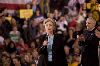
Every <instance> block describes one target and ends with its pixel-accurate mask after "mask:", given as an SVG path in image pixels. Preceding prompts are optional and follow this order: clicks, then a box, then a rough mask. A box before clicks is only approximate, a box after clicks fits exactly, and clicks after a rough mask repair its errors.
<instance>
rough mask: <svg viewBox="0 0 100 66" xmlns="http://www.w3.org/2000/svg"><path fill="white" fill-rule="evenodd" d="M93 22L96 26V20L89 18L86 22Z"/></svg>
mask: <svg viewBox="0 0 100 66" xmlns="http://www.w3.org/2000/svg"><path fill="white" fill-rule="evenodd" d="M88 21H91V22H93V23H94V25H96V20H95V19H94V18H93V17H89V18H87V20H86V22H88Z"/></svg>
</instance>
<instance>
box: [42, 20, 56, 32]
mask: <svg viewBox="0 0 100 66" xmlns="http://www.w3.org/2000/svg"><path fill="white" fill-rule="evenodd" d="M47 22H51V23H52V24H53V26H54V30H55V29H56V21H55V20H54V19H51V18H47V19H45V20H44V22H43V25H45V24H46V23H47Z"/></svg>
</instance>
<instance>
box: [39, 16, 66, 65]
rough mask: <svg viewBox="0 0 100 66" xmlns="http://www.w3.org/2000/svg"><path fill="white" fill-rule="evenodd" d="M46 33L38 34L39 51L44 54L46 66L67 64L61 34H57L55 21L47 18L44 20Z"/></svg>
mask: <svg viewBox="0 0 100 66" xmlns="http://www.w3.org/2000/svg"><path fill="white" fill-rule="evenodd" d="M44 27H45V31H46V34H45V35H42V36H40V42H41V44H42V45H41V47H40V48H39V49H40V53H41V54H42V55H44V57H45V60H46V64H47V66H67V63H66V58H65V53H64V41H63V36H62V35H61V34H57V33H56V32H55V31H56V22H55V21H54V20H53V19H51V18H47V19H45V20H44Z"/></svg>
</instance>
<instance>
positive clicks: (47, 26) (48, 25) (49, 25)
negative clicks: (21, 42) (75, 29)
mask: <svg viewBox="0 0 100 66" xmlns="http://www.w3.org/2000/svg"><path fill="white" fill-rule="evenodd" d="M45 30H46V32H47V33H51V32H53V30H54V25H53V23H52V22H50V21H49V22H47V23H46V24H45Z"/></svg>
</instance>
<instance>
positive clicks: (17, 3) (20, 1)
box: [0, 0, 32, 12]
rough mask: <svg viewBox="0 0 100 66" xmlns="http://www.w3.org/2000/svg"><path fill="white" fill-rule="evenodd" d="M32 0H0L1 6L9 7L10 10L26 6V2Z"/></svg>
mask: <svg viewBox="0 0 100 66" xmlns="http://www.w3.org/2000/svg"><path fill="white" fill-rule="evenodd" d="M30 1H32V0H0V8H3V7H4V8H7V9H8V11H9V12H13V11H14V10H18V9H20V8H25V4H26V3H28V2H30Z"/></svg>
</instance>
